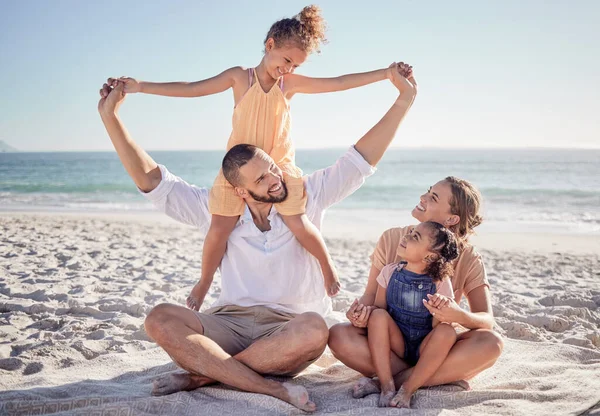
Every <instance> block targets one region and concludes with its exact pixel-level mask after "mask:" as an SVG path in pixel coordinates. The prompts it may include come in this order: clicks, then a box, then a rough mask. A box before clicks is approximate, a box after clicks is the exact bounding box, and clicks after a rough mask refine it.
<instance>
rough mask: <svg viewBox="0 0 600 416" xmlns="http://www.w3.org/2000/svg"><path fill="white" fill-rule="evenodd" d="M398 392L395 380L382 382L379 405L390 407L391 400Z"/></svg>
mask: <svg viewBox="0 0 600 416" xmlns="http://www.w3.org/2000/svg"><path fill="white" fill-rule="evenodd" d="M395 393H396V387H395V386H394V380H390V381H389V382H386V383H381V394H380V395H379V402H378V403H377V406H379V407H390V401H391V400H392V398H393V397H394V394H395Z"/></svg>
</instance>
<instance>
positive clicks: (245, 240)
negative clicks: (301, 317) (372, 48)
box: [142, 147, 375, 316]
mask: <svg viewBox="0 0 600 416" xmlns="http://www.w3.org/2000/svg"><path fill="white" fill-rule="evenodd" d="M159 168H160V171H161V174H162V180H161V182H160V184H159V185H158V186H157V187H156V188H155V189H154V190H152V191H151V192H148V193H142V194H143V195H144V196H145V197H146V198H147V199H148V200H149V201H151V202H152V203H153V204H154V206H155V207H156V208H158V209H159V210H160V211H162V212H164V213H165V214H167V215H168V216H169V217H171V218H173V219H175V220H177V221H179V222H182V223H184V224H189V225H193V226H195V227H198V228H199V229H200V230H201V231H202V232H203V233H206V232H207V231H208V228H209V226H210V220H211V214H210V212H209V210H208V199H209V189H207V188H198V187H196V186H193V185H189V184H188V183H187V182H185V181H184V180H183V179H181V178H179V177H177V176H175V175H173V174H172V173H171V172H169V171H168V170H167V168H165V167H164V166H162V165H159ZM374 172H375V168H373V167H372V166H371V165H369V163H367V161H366V160H365V159H364V158H363V157H362V156H361V155H360V153H358V152H357V151H356V149H354V147H351V148H350V149H349V150H348V151H347V152H346V153H345V154H344V155H343V156H342V157H340V158H339V159H338V160H337V162H336V163H335V164H334V165H333V166H330V167H328V168H325V169H322V170H319V171H317V172H314V173H313V174H311V175H307V176H305V177H304V183H305V186H306V193H307V197H308V198H307V203H306V216H307V217H308V219H309V220H310V221H311V222H312V223H313V224H314V225H315V226H316V227H317V228H319V229H320V228H321V222H322V220H323V216H324V214H325V210H326V209H327V208H329V207H330V206H332V205H333V204H335V203H337V202H339V201H341V200H342V199H344V198H346V197H347V196H349V195H350V194H352V193H353V192H354V191H356V190H357V189H358V188H360V186H361V185H362V184H363V183H364V181H365V178H367V177H369V176H371V175H372V174H373V173H374ZM268 219H269V221H270V223H271V230H270V231H266V232H263V231H260V230H259V229H258V228H257V227H256V225H255V224H254V221H253V220H252V215H251V213H250V210H249V209H248V207H247V206H246V210H245V212H244V214H243V215H242V216H241V217H240V220H239V221H238V223H237V225H236V227H235V229H234V230H233V232H232V233H231V236H230V237H229V240H228V241H227V250H226V251H225V256H224V257H223V260H222V262H221V266H220V270H221V294H220V296H219V299H218V300H217V301H216V302H215V303H214V304H213V305H212V306H223V305H238V306H256V305H264V306H268V307H271V308H274V309H279V310H283V311H286V312H292V313H303V312H308V311H313V312H317V313H319V314H321V315H323V316H325V315H327V314H328V313H329V312H330V311H331V300H330V299H329V297H328V296H327V294H326V292H325V288H324V283H323V274H322V273H321V268H320V267H319V263H318V262H317V260H316V259H315V258H314V257H313V256H312V255H311V254H310V253H308V252H307V251H306V250H305V249H304V248H303V247H302V246H301V245H300V243H299V242H298V241H297V240H296V238H295V237H294V235H293V234H292V232H291V231H290V230H289V229H288V228H287V227H286V225H285V224H284V222H283V220H282V218H281V216H280V215H279V214H278V213H277V211H276V209H275V206H273V208H272V209H271V212H270V214H269V217H268Z"/></svg>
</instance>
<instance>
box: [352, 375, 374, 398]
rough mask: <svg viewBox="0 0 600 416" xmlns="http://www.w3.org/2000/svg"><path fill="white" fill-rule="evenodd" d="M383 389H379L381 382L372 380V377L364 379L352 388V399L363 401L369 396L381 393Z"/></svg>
mask: <svg viewBox="0 0 600 416" xmlns="http://www.w3.org/2000/svg"><path fill="white" fill-rule="evenodd" d="M380 391H381V388H380V387H379V382H378V381H376V380H374V379H372V378H370V377H362V378H361V379H360V380H358V382H357V383H356V384H355V385H354V387H352V397H354V398H355V399H362V398H363V397H365V396H368V395H369V394H375V393H379V392H380Z"/></svg>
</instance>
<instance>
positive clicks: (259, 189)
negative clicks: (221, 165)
mask: <svg viewBox="0 0 600 416" xmlns="http://www.w3.org/2000/svg"><path fill="white" fill-rule="evenodd" d="M240 176H241V177H242V186H241V187H237V191H238V193H239V194H240V196H241V197H242V198H247V197H248V196H250V197H251V198H252V199H254V200H255V201H257V202H264V203H270V204H275V203H278V202H282V201H284V200H285V199H286V198H287V195H288V192H287V187H286V186H285V182H284V181H283V173H282V172H281V169H279V167H278V166H277V165H276V164H275V162H273V159H271V157H270V156H269V155H267V154H266V153H264V152H262V151H260V152H258V153H257V154H256V156H254V157H253V158H252V159H251V160H250V161H249V162H248V163H246V164H245V165H244V166H242V167H241V168H240Z"/></svg>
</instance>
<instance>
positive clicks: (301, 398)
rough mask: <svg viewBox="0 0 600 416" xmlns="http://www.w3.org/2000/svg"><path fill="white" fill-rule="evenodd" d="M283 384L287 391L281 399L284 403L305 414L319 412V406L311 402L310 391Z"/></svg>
mask: <svg viewBox="0 0 600 416" xmlns="http://www.w3.org/2000/svg"><path fill="white" fill-rule="evenodd" d="M282 384H283V387H284V388H285V390H286V395H285V396H284V397H281V399H282V400H283V401H286V402H288V403H289V404H291V405H292V406H296V407H297V408H298V409H300V410H304V411H305V412H314V411H315V410H317V406H316V405H315V404H314V403H313V402H311V401H310V400H309V397H308V391H307V390H306V389H305V388H304V387H302V386H297V385H295V384H291V383H282Z"/></svg>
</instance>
